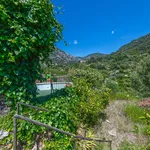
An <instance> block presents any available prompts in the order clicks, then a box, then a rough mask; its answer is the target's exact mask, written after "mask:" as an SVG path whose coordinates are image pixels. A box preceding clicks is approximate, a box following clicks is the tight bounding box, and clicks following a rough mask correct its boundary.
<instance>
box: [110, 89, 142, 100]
mask: <svg viewBox="0 0 150 150" xmlns="http://www.w3.org/2000/svg"><path fill="white" fill-rule="evenodd" d="M110 99H111V100H135V101H138V100H139V97H138V96H136V95H135V94H133V93H132V94H131V93H129V92H121V91H120V92H116V93H111V95H110Z"/></svg>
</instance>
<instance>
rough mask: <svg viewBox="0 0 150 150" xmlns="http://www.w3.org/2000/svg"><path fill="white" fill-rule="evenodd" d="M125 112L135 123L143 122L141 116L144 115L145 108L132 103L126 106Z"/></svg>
mask: <svg viewBox="0 0 150 150" xmlns="http://www.w3.org/2000/svg"><path fill="white" fill-rule="evenodd" d="M124 111H125V113H126V114H127V116H128V117H129V118H130V119H131V120H132V121H133V122H135V123H142V122H143V121H142V119H141V117H142V116H144V114H145V113H144V110H143V109H142V108H140V107H139V106H137V105H135V104H130V105H127V106H126V107H125V110H124Z"/></svg>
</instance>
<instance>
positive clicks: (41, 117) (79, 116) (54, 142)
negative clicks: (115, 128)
mask: <svg viewBox="0 0 150 150" xmlns="http://www.w3.org/2000/svg"><path fill="white" fill-rule="evenodd" d="M83 92H87V91H83ZM92 92H93V91H92ZM84 95H85V93H84ZM80 96H81V95H79V94H78V93H77V90H76V88H73V87H70V88H65V89H62V90H60V91H56V92H55V93H54V94H53V95H52V97H51V99H50V100H49V101H45V102H44V101H41V102H40V103H42V104H39V106H40V107H42V108H46V109H48V110H49V112H42V111H40V112H39V111H36V110H33V109H29V108H25V107H22V109H21V111H22V115H25V116H26V117H29V118H31V119H33V120H38V121H40V122H42V123H45V124H49V125H51V126H54V127H56V128H59V129H61V130H64V131H68V132H71V133H73V134H77V133H76V131H77V129H78V127H79V126H80V124H81V123H83V124H85V125H86V126H91V125H92V124H93V121H96V119H99V118H100V114H99V113H100V112H102V110H103V109H104V108H105V106H106V105H105V104H103V102H104V100H103V99H102V97H101V96H100V95H98V93H97V96H96V99H95V100H98V102H96V101H93V99H92V98H93V97H91V92H90V93H88V94H87V96H89V97H87V98H88V99H90V98H91V100H90V102H89V101H86V100H85V99H84V100H82V98H81V97H80ZM98 96H99V98H98ZM103 98H104V97H103ZM104 99H105V100H106V101H107V96H105V98H104ZM91 102H93V103H91ZM98 103H99V104H98ZM81 104H83V106H81ZM87 105H89V106H90V107H87ZM97 105H98V107H99V108H98V107H97ZM94 109H95V110H94ZM13 115H14V112H11V113H10V114H9V115H8V116H7V117H0V129H3V130H6V131H10V132H12V131H13V119H12V116H13ZM88 117H89V118H88ZM90 120H91V121H90ZM18 124H19V125H18V138H19V140H20V143H21V144H22V145H23V146H24V147H26V149H31V148H32V147H33V145H34V144H35V143H34V141H35V139H36V138H37V136H39V141H41V142H43V143H44V145H45V146H44V148H45V149H53V150H55V149H56V150H71V149H73V140H74V139H72V137H68V136H66V135H64V134H60V133H58V132H54V131H49V130H46V129H45V128H43V127H40V126H36V125H33V124H31V123H28V122H25V121H18ZM12 140H13V137H12V134H10V136H9V137H8V138H5V139H3V140H2V141H1V142H0V144H3V145H5V146H7V145H8V144H10V143H12ZM78 142H79V141H78ZM82 143H84V142H82ZM87 145H88V143H87Z"/></svg>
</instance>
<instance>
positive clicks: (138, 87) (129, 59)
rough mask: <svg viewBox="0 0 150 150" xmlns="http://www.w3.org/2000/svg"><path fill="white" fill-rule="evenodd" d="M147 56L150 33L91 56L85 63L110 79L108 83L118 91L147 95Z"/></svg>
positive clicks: (148, 76) (149, 77) (149, 47)
mask: <svg viewBox="0 0 150 150" xmlns="http://www.w3.org/2000/svg"><path fill="white" fill-rule="evenodd" d="M149 57H150V34H148V35H146V36H144V37H141V38H139V39H137V40H134V41H132V42H131V43H129V44H127V45H125V46H123V47H121V48H120V49H119V50H118V51H117V52H115V53H112V54H110V55H105V56H103V57H102V56H96V57H91V58H90V59H89V60H88V61H87V62H86V65H88V66H90V67H91V68H94V69H97V70H99V72H101V73H102V74H103V75H104V77H105V78H106V80H107V81H110V82H109V85H110V86H113V87H115V88H113V89H114V90H115V89H116V88H117V89H118V90H119V92H129V93H132V94H134V95H137V96H142V97H148V96H150V93H149V90H150V84H149V81H150V75H149V72H150V70H149V68H150V61H149ZM111 83H112V84H113V85H111ZM114 84H116V85H114ZM117 86H118V87H117Z"/></svg>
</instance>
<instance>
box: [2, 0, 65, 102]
mask: <svg viewBox="0 0 150 150" xmlns="http://www.w3.org/2000/svg"><path fill="white" fill-rule="evenodd" d="M61 32H62V25H60V24H59V22H58V21H57V20H56V17H55V14H54V6H53V4H52V3H51V1H49V2H47V1H44V0H38V1H37V0H28V1H23V0H18V1H14V0H1V1H0V33H1V35H0V54H1V55H0V94H3V95H5V96H6V98H7V100H9V102H11V105H14V104H15V103H16V102H17V101H28V100H32V99H34V98H35V97H36V84H35V81H36V79H40V78H41V76H40V70H41V68H40V63H39V62H40V61H41V60H43V59H45V58H46V57H47V56H48V54H49V53H50V52H52V51H53V49H54V46H55V43H56V42H57V41H59V40H61V39H62V34H61Z"/></svg>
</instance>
